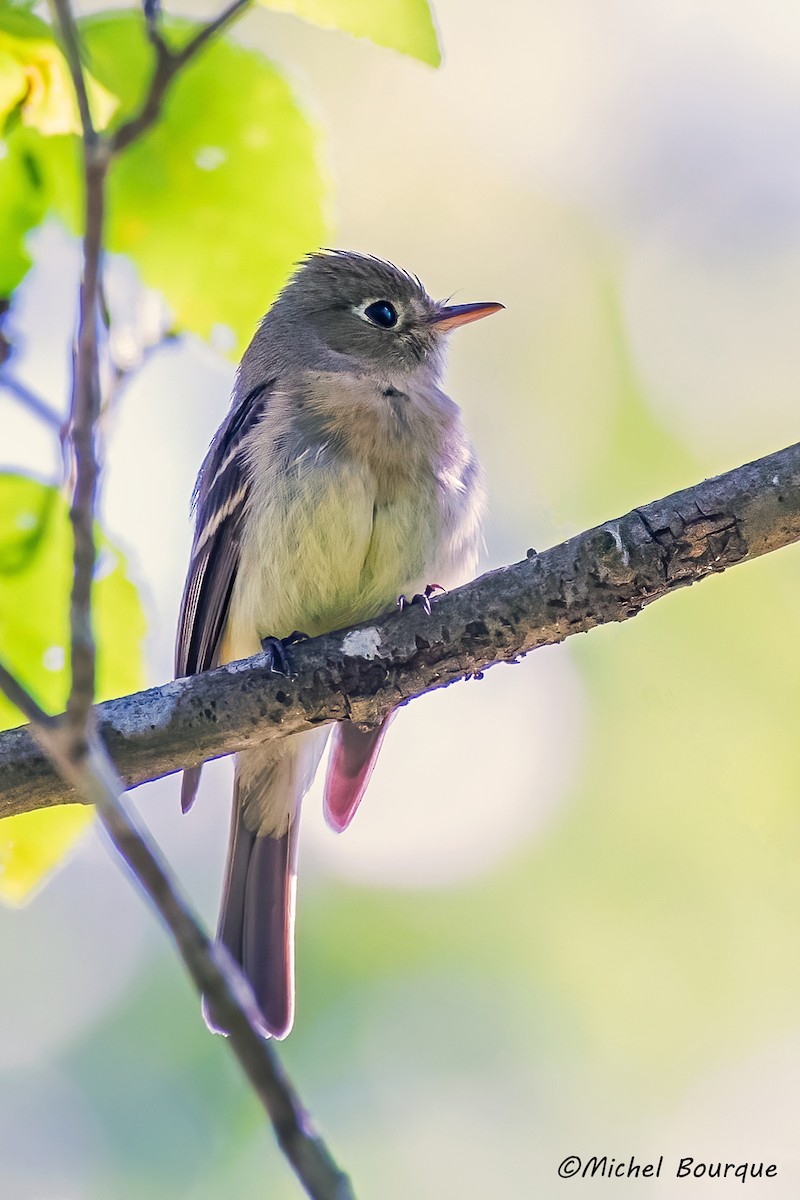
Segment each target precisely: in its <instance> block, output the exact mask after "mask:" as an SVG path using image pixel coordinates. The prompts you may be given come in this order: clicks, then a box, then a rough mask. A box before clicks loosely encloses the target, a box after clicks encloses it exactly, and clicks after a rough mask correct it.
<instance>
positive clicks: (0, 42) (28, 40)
mask: <svg viewBox="0 0 800 1200" xmlns="http://www.w3.org/2000/svg"><path fill="white" fill-rule="evenodd" d="M9 17H10V14H9V13H8V12H4V13H2V15H0V121H1V120H2V119H3V118H4V117H6V116H8V114H9V113H11V112H13V111H14V110H16V109H19V111H20V116H21V119H22V123H23V125H29V126H32V127H33V128H35V129H38V130H39V132H40V133H43V134H45V135H46V136H54V135H56V134H63V133H80V128H81V124H80V115H79V112H78V104H77V101H76V99H75V92H74V89H73V86H72V78H71V76H70V72H69V67H68V66H67V61H66V59H65V58H64V55H63V54H62V53H61V50H60V49H59V47H58V46H57V45H56V43H55V42H54V41H53V39H52V37H51V36H50V35H49V30H48V27H47V25H45V24H44V22H43V21H38V20H36V18H34V17H31V16H30V15H29V14H27V13H14V14H13V17H14V21H13V22H11V21H10V20H9ZM86 90H87V92H88V95H89V104H90V107H91V109H92V118H93V120H94V123H95V125H96V126H97V128H98V129H102V128H104V126H106V125H107V124H108V122H109V121H110V119H111V117H112V116H113V114H114V112H115V110H116V108H117V100H116V98H115V97H114V96H113V95H112V94H111V92H109V91H108V90H107V89H106V88H104V87H103V86H102V85H101V84H99V83H98V82H97V80H96V79H93V78H92V76H91V75H89V74H88V73H86Z"/></svg>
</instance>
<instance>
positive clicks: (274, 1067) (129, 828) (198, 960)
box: [0, 0, 352, 1200]
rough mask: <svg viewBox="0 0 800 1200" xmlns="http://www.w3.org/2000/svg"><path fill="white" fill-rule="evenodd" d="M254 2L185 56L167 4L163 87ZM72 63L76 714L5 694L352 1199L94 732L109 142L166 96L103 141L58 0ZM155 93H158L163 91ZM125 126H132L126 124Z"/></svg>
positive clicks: (295, 1153) (18, 690) (262, 1093)
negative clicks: (170, 39)
mask: <svg viewBox="0 0 800 1200" xmlns="http://www.w3.org/2000/svg"><path fill="white" fill-rule="evenodd" d="M247 2H248V0H236V3H235V4H233V5H232V6H231V8H230V9H228V10H226V12H225V13H223V14H222V16H221V17H220V18H218V19H217V20H216V21H212V22H211V23H210V24H209V25H207V26H205V27H204V28H203V29H202V30H201V31H200V32H199V33H198V34H197V35H196V36H195V37H194V38H193V39H192V40H191V41H190V42H189V43H188V45H187V46H186V47H184V49H183V50H182V51H179V52H177V53H172V52H171V51H168V50H167V48H166V47H165V45H164V43H163V41H162V40H161V38H160V35H159V33H158V30H157V27H156V22H157V11H155V10H154V11H153V12H152V14H151V16H150V17H149V18H148V31H149V33H150V36H151V40H154V42H155V44H156V49H157V55H158V57H157V64H158V65H157V72H156V74H157V77H158V69H159V67H162V68H163V67H164V64H165V63H166V64H167V65H168V67H169V70H168V71H166V73H165V74H164V75H163V88H162V95H163V92H164V91H165V90H166V87H167V85H168V83H169V82H170V80H171V78H172V77H173V76H174V75H175V73H176V72H177V71H178V70H179V69H180V67H182V66H183V65H184V63H186V62H188V61H189V59H190V58H191V57H192V56H193V55H194V54H195V53H197V52H198V51H199V50H200V49H201V48H202V46H203V45H205V43H206V42H207V41H208V39H209V38H210V37H212V36H213V35H214V34H215V33H216V32H217V31H218V30H219V29H221V28H222V27H223V26H224V25H225V24H226V23H227V22H228V21H229V20H231V19H232V18H233V16H234V15H235V14H236V13H237V12H238V11H239V10H240V9H241V8H242V7H244V4H245V3H247ZM52 3H53V8H54V11H55V14H56V18H57V21H58V24H59V28H60V31H61V37H62V41H63V43H64V49H65V53H66V56H67V59H68V62H69V65H70V71H71V73H72V78H73V83H74V86H75V92H76V96H77V100H78V107H79V109H80V113H81V122H82V126H83V168H84V183H85V193H86V195H85V226H84V238H83V275H82V280H81V288H80V312H79V320H78V333H77V345H76V350H75V355H74V363H73V385H72V402H71V408H70V425H69V436H70V442H71V446H72V449H73V451H74V456H75V484H74V490H73V499H72V504H71V507H70V518H71V522H72V530H73V541H74V549H73V581H72V591H71V597H70V636H71V684H70V692H69V697H68V700H67V711H66V713H65V714H64V715H63V716H62V717H58V718H53V717H50V716H48V714H46V713H45V712H43V711H42V710H41V709H40V708H39V706H38V705H37V704H36V703H35V701H34V700H33V698H32V697H31V696H29V695H28V693H27V692H26V691H25V689H24V688H23V687H22V685H21V684H20V683H19V682H18V681H17V680H16V679H15V678H14V676H13V675H12V674H11V673H10V672H9V671H8V670H7V669H6V668H5V667H4V666H3V665H2V664H0V689H2V690H3V691H5V693H6V695H7V696H8V697H9V698H10V699H11V700H12V702H13V703H15V704H16V705H17V706H18V707H19V708H20V710H21V711H22V712H23V713H24V714H25V715H26V716H28V718H29V720H30V721H31V722H32V724H31V726H30V729H31V732H32V734H33V736H34V737H35V739H36V741H37V742H38V743H39V745H40V746H41V748H42V749H43V751H44V753H45V755H46V756H47V759H48V760H49V761H50V762H51V763H52V765H53V768H54V769H55V770H56V771H57V772H59V773H60V775H61V777H62V779H63V781H64V783H65V784H66V785H68V786H69V787H70V788H72V789H73V790H74V792H75V794H77V795H78V796H79V797H80V798H81V799H82V800H83V801H84V802H86V803H90V804H94V805H95V806H96V807H97V809H98V813H99V815H100V819H101V821H102V822H103V825H104V827H105V829H106V831H107V833H108V834H109V836H110V838H111V841H112V843H113V845H114V846H115V848H116V850H117V851H118V852H119V854H120V855H121V857H122V858H123V859H124V860H125V862H126V863H127V865H128V867H129V868H130V870H131V872H132V873H133V876H134V879H135V880H136V882H137V883H138V884H139V886H140V887H141V888H142V890H143V891H144V892H145V893H146V895H147V896H148V898H149V899H150V901H151V902H152V903H153V905H154V907H155V908H156V910H157V912H158V913H159V915H160V916H161V918H162V920H163V921H164V923H165V924H166V926H167V928H168V929H169V931H170V933H171V934H172V937H173V939H174V941H175V944H176V946H177V948H178V950H179V952H180V954H181V957H182V958H183V960H184V963H185V965H186V967H187V969H188V971H189V974H190V975H191V977H192V979H193V981H194V983H195V985H196V986H197V989H198V991H199V992H200V994H201V995H205V996H206V998H207V1000H208V1002H209V1004H210V1006H211V1009H212V1011H213V1012H214V1013H215V1015H216V1016H218V1018H219V1019H220V1020H221V1022H222V1023H223V1024H224V1025H225V1027H226V1028H227V1029H228V1030H229V1034H228V1037H229V1045H230V1047H231V1049H232V1050H233V1051H234V1053H235V1054H236V1056H237V1057H238V1059H239V1062H240V1063H241V1065H242V1067H243V1068H244V1071H245V1073H246V1074H247V1076H248V1078H249V1080H250V1083H251V1084H252V1086H253V1089H254V1091H255V1093H256V1095H257V1096H258V1098H259V1100H260V1101H261V1102H262V1104H263V1105H264V1107H265V1109H266V1110H267V1113H268V1114H269V1116H270V1118H271V1120H272V1123H273V1127H274V1129H275V1132H276V1135H277V1137H278V1141H279V1143H280V1145H281V1148H282V1149H283V1151H284V1153H285V1154H286V1156H287V1158H288V1159H289V1161H290V1162H291V1164H292V1166H293V1167H294V1169H295V1171H296V1172H297V1174H298V1176H299V1178H300V1180H301V1182H302V1183H303V1185H304V1187H305V1189H306V1191H307V1192H308V1194H309V1196H311V1197H312V1198H314V1200H352V1191H351V1189H350V1184H349V1181H348V1179H347V1177H346V1176H345V1175H344V1174H343V1173H342V1172H341V1171H340V1170H339V1168H338V1167H337V1166H336V1164H335V1162H334V1161H333V1159H332V1158H331V1156H330V1154H329V1153H328V1151H327V1149H326V1147H325V1145H324V1143H323V1142H322V1141H321V1139H320V1138H319V1137H318V1135H317V1134H316V1133H315V1131H314V1130H313V1128H312V1126H311V1122H310V1119H309V1116H308V1114H307V1113H306V1112H305V1111H304V1110H303V1108H302V1106H301V1105H300V1102H299V1100H298V1099H297V1096H296V1094H295V1092H294V1090H293V1088H292V1086H291V1084H290V1082H289V1080H288V1078H287V1077H286V1075H285V1074H284V1072H283V1070H282V1068H281V1066H280V1064H279V1062H278V1060H277V1058H276V1056H275V1053H274V1051H273V1049H272V1047H271V1046H270V1045H269V1044H267V1043H266V1042H265V1040H264V1039H263V1037H262V1036H261V1034H260V1033H259V1031H258V1028H259V1024H260V1018H259V1015H258V1012H257V1009H256V1006H255V1002H254V1000H253V996H252V993H251V991H250V988H249V986H248V984H247V982H246V981H245V979H244V977H243V975H242V974H241V972H240V971H239V968H238V967H237V966H236V964H235V963H234V962H233V960H232V959H231V958H230V956H229V955H228V954H227V953H226V951H225V950H224V949H223V948H222V947H221V946H217V945H216V944H215V943H214V942H212V941H211V940H210V939H209V937H208V936H207V935H206V933H205V931H204V930H203V929H202V927H201V926H200V924H199V923H198V921H197V920H196V918H195V917H194V915H193V914H192V912H191V910H190V909H189V908H188V906H187V905H186V904H185V903H184V901H183V899H182V898H181V897H180V895H179V894H178V890H177V888H176V886H175V885H174V884H173V882H172V880H171V879H170V876H169V874H168V872H167V870H166V868H165V866H164V865H163V864H162V862H161V860H160V858H159V856H158V855H157V853H156V852H155V851H154V850H153V849H152V848H151V847H150V845H149V842H148V840H147V838H146V835H145V834H144V833H143V831H141V830H139V829H137V828H136V825H135V824H134V822H133V821H132V820H131V818H130V817H129V815H128V813H127V812H126V810H125V807H124V805H123V803H122V794H123V791H124V785H123V783H122V781H121V779H120V778H119V775H118V774H117V771H116V769H115V767H114V765H113V763H112V762H111V759H110V758H109V756H108V752H107V749H106V747H105V746H104V745H103V744H102V742H101V741H100V740H99V738H98V737H97V733H96V731H95V714H94V711H93V708H92V702H93V699H94V686H95V644H94V637H93V633H92V620H91V617H92V613H91V589H92V579H93V575H94V565H95V545H94V508H95V499H96V493H97V481H98V471H99V464H98V461H97V454H96V446H95V427H96V422H97V419H98V416H99V414H100V407H101V388H100V372H99V355H98V342H97V320H98V309H99V300H100V272H101V260H102V249H103V226H104V206H105V180H106V175H107V171H108V166H109V163H110V161H111V146H112V144H113V145H114V149H115V150H118V149H121V148H122V145H129V144H130V142H132V141H133V140H134V138H135V137H137V136H138V134H139V133H140V132H142V131H143V129H144V128H146V127H147V124H149V123H150V122H151V121H153V120H155V119H156V117H157V116H158V112H159V109H160V99H159V98H156V103H155V107H154V108H152V111H151V112H150V114H149V116H148V115H147V103H146V104H145V110H144V115H145V116H146V118H147V119H146V120H144V121H140V122H139V126H138V127H137V124H136V122H135V121H134V122H132V123H130V124H129V125H128V127H127V141H124V140H123V141H122V142H121V143H119V144H116V139H115V141H114V143H112V142H110V141H108V140H106V139H104V138H102V137H99V136H98V134H97V132H96V130H95V129H94V126H93V124H92V118H91V113H90V109H89V102H88V96H87V91H86V82H85V79H84V75H83V68H82V65H81V58H80V48H79V43H78V34H77V30H76V27H75V21H74V17H73V14H72V10H71V7H70V0H52ZM149 100H150V101H151V102H152V100H153V91H152V90H151V94H150V97H149ZM124 128H125V127H123V129H124Z"/></svg>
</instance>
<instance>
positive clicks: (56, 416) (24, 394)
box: [0, 371, 64, 430]
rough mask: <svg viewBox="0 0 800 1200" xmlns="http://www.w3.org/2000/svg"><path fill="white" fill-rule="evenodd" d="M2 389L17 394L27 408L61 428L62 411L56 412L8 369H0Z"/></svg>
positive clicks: (49, 423)
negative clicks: (10, 373) (8, 371)
mask: <svg viewBox="0 0 800 1200" xmlns="http://www.w3.org/2000/svg"><path fill="white" fill-rule="evenodd" d="M0 391H3V392H8V393H9V395H11V396H15V397H16V399H17V400H19V401H20V402H21V403H22V404H24V405H25V407H26V408H28V409H30V411H31V412H32V413H33V414H34V416H37V417H39V418H41V420H42V421H45V422H46V423H47V424H48V425H52V426H53V427H54V428H55V429H59V430H60V429H61V426H62V424H63V421H64V418H63V417H62V415H61V413H58V412H56V410H55V409H54V408H51V407H50V405H49V404H48V403H47V401H46V400H43V399H42V397H41V396H39V395H37V394H36V392H34V391H32V390H31V389H30V388H29V387H27V386H26V385H25V384H24V383H22V382H21V381H20V380H19V379H15V378H14V376H13V375H9V374H8V373H7V372H6V371H0Z"/></svg>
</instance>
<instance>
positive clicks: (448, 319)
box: [429, 301, 505, 333]
mask: <svg viewBox="0 0 800 1200" xmlns="http://www.w3.org/2000/svg"><path fill="white" fill-rule="evenodd" d="M501 308H505V304H495V303H494V302H491V301H490V302H486V303H483V302H482V303H479V304H447V305H442V306H441V307H440V308H437V309H436V311H435V312H434V314H433V316H432V317H430V318H429V320H430V323H431V325H434V326H435V327H436V329H437V330H439V331H440V332H441V333H445V332H446V331H447V330H448V329H457V328H458V326H459V325H468V324H469V323H470V321H480V319H481V317H490V316H491V315H492V313H496V312H500V310H501Z"/></svg>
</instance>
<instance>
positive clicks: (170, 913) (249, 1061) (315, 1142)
mask: <svg viewBox="0 0 800 1200" xmlns="http://www.w3.org/2000/svg"><path fill="white" fill-rule="evenodd" d="M0 689H1V690H2V691H4V692H5V694H6V695H7V696H8V698H9V699H10V700H11V701H12V703H13V704H16V705H17V707H18V708H20V709H21V711H23V712H24V713H25V715H26V716H27V717H29V718H30V719H31V721H32V722H33V726H32V728H33V731H34V736H35V738H36V740H37V741H38V742H39V744H40V745H41V747H42V749H43V750H44V752H45V754H46V755H47V756H48V758H49V759H50V761H52V762H53V763H54V765H55V767H56V768H57V770H59V771H60V772H61V774H62V775H63V777H64V779H65V780H66V781H68V782H69V784H70V785H71V786H72V787H73V788H74V789H75V791H76V792H77V793H78V794H79V795H80V796H81V797H82V798H83V799H84V800H85V801H86V802H87V803H90V804H94V805H96V807H97V811H98V814H99V816H100V820H101V821H102V823H103V825H104V827H105V829H106V832H107V833H108V835H109V837H110V838H111V841H112V843H113V845H114V847H115V848H116V850H117V851H118V852H119V854H120V855H121V857H122V858H123V859H124V861H125V862H126V863H127V865H128V867H129V868H130V870H131V873H132V875H133V878H134V880H135V881H136V883H138V884H139V886H140V887H141V888H142V889H143V890H144V892H145V893H146V894H147V896H148V897H149V899H150V900H151V902H152V904H153V907H154V908H155V909H156V912H158V913H159V915H160V916H161V918H162V919H163V921H164V923H165V924H166V926H167V928H168V929H169V931H170V933H171V934H172V937H173V940H174V942H175V945H176V947H177V949H178V951H179V953H180V955H181V958H182V959H183V961H184V963H185V964H186V968H187V970H188V972H189V974H190V975H191V977H192V980H193V981H194V983H195V986H196V987H197V990H198V991H199V993H200V994H201V995H204V996H206V997H207V999H208V1001H209V1003H210V1004H211V1006H212V1009H213V1011H214V1012H215V1013H216V1014H217V1015H218V1016H219V1018H220V1020H221V1022H222V1024H224V1026H225V1028H226V1029H228V1031H229V1033H228V1039H229V1044H230V1046H231V1049H232V1050H233V1051H234V1053H235V1054H236V1057H237V1058H238V1059H239V1062H240V1064H241V1066H242V1068H243V1070H244V1071H245V1074H246V1075H247V1077H248V1079H249V1080H250V1083H251V1084H252V1086H253V1090H254V1091H255V1093H256V1095H257V1096H258V1098H259V1100H260V1101H261V1103H262V1104H263V1106H264V1108H265V1109H266V1111H267V1113H268V1114H269V1117H270V1119H271V1121H272V1124H273V1126H274V1128H275V1133H276V1136H277V1138H278V1142H279V1144H280V1146H281V1149H282V1150H283V1152H284V1154H285V1155H286V1157H287V1158H288V1159H289V1161H290V1162H291V1164H292V1166H293V1167H294V1169H295V1171H296V1172H297V1174H298V1176H299V1178H300V1179H301V1181H302V1182H303V1183H304V1185H305V1187H306V1190H307V1192H308V1194H309V1196H312V1197H315V1198H316V1200H352V1195H353V1193H352V1191H351V1188H350V1183H349V1180H348V1178H347V1176H346V1175H344V1174H343V1172H342V1171H341V1170H340V1169H339V1167H338V1166H337V1165H336V1163H335V1162H334V1160H333V1159H332V1158H331V1156H330V1154H329V1152H328V1149H327V1147H326V1146H325V1143H324V1142H323V1141H322V1139H321V1138H320V1137H319V1135H318V1134H317V1133H316V1132H315V1130H314V1128H313V1125H312V1123H311V1118H310V1117H309V1115H308V1113H307V1112H306V1111H305V1109H304V1108H303V1106H302V1104H301V1103H300V1100H299V1099H298V1097H297V1095H296V1093H295V1091H294V1089H293V1087H292V1085H291V1083H290V1082H289V1079H288V1077H287V1076H286V1074H285V1073H284V1071H283V1069H282V1067H281V1065H280V1062H279V1061H278V1059H277V1058H276V1056H275V1053H274V1051H273V1050H272V1047H271V1045H270V1044H269V1043H268V1042H267V1041H265V1040H264V1039H263V1038H262V1037H261V1035H260V1034H259V1033H258V1032H257V1029H258V1025H259V1022H260V1017H259V1014H258V1011H257V1009H256V1006H255V1001H254V999H253V995H252V992H251V991H250V987H249V985H248V983H247V981H246V980H245V978H244V976H243V975H242V974H241V972H240V971H239V969H238V967H237V966H236V964H235V963H234V961H233V959H232V958H231V957H230V955H229V954H228V953H227V951H226V950H225V948H224V947H223V946H221V945H218V944H217V943H215V942H213V941H212V940H211V939H210V938H209V937H208V935H207V934H206V932H205V930H204V929H203V928H202V926H201V924H200V922H199V921H198V919H197V918H196V917H195V915H194V913H193V912H192V910H191V908H190V907H189V905H188V903H187V902H186V900H185V899H184V898H183V897H182V896H181V895H180V894H179V892H178V889H177V887H176V886H175V885H174V884H173V882H172V880H171V879H170V877H169V873H168V871H167V869H166V867H165V866H164V864H163V863H162V862H161V860H160V857H159V855H158V854H157V852H156V851H155V850H154V849H152V848H151V847H150V845H149V843H148V840H147V837H146V835H145V834H144V832H143V831H142V830H141V829H138V828H137V826H136V823H135V822H134V820H133V818H132V817H131V816H130V815H129V814H128V813H127V812H126V810H125V806H124V804H123V798H122V796H123V791H124V787H123V784H122V781H121V779H120V778H119V776H118V775H117V772H116V770H115V768H114V764H113V763H112V762H111V760H110V758H109V757H108V753H107V751H106V749H105V747H104V746H103V744H102V743H101V742H100V741H99V740H98V739H97V738H96V737H93V738H91V739H90V741H89V744H88V750H87V753H86V754H85V755H83V756H82V757H81V758H80V759H76V758H75V755H74V753H73V747H72V742H71V737H70V733H69V729H68V728H67V727H66V726H65V724H64V723H63V722H61V721H59V720H58V719H57V718H54V717H49V716H48V715H47V714H46V713H45V712H43V711H42V709H41V708H39V706H38V704H36V702H35V700H33V699H32V697H31V696H29V695H28V693H27V692H26V691H25V689H24V688H23V687H22V685H21V684H20V683H19V682H18V680H17V679H15V678H14V676H13V675H12V674H11V673H10V672H9V671H8V670H7V668H6V667H4V666H3V665H2V664H0Z"/></svg>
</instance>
